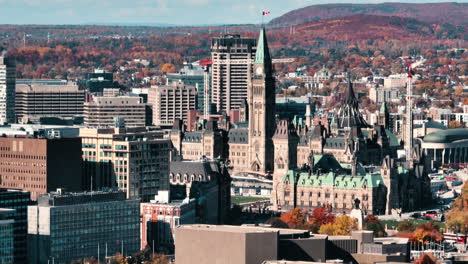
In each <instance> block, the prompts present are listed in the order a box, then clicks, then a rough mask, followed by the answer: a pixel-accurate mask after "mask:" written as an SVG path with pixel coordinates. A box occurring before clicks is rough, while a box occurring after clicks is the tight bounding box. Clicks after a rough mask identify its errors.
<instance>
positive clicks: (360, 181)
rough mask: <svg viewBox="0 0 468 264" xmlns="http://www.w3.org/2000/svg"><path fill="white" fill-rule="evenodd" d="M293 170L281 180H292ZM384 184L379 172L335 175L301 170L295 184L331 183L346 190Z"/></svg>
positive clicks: (303, 185)
mask: <svg viewBox="0 0 468 264" xmlns="http://www.w3.org/2000/svg"><path fill="white" fill-rule="evenodd" d="M294 173H295V172H294V171H292V170H291V171H289V172H288V173H287V174H286V175H285V177H283V182H284V181H285V180H286V179H288V180H289V183H293V182H294ZM381 184H384V183H383V179H382V176H381V175H380V174H370V173H368V174H366V175H365V176H356V177H353V176H351V175H335V174H334V172H330V173H328V174H322V175H320V176H319V175H315V174H312V175H309V173H307V172H302V173H300V174H299V177H298V181H297V186H298V187H313V188H321V187H322V186H324V185H332V186H334V188H337V189H347V190H356V189H360V188H362V187H364V185H366V186H367V187H369V188H376V187H378V186H379V185H381Z"/></svg>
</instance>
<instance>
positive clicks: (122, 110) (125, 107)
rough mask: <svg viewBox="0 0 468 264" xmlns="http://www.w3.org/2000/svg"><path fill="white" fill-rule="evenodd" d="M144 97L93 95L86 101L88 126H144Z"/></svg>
mask: <svg viewBox="0 0 468 264" xmlns="http://www.w3.org/2000/svg"><path fill="white" fill-rule="evenodd" d="M145 106H146V105H145V104H144V103H143V99H142V98H140V97H134V96H115V97H114V96H112V97H110V96H109V97H105V96H100V97H93V99H92V101H90V102H86V103H84V125H85V126H86V127H122V126H125V127H143V126H145V121H146V119H145V118H146V116H145V115H146V109H145Z"/></svg>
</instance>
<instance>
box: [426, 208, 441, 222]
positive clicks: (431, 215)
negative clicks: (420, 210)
mask: <svg viewBox="0 0 468 264" xmlns="http://www.w3.org/2000/svg"><path fill="white" fill-rule="evenodd" d="M424 217H425V218H426V219H427V220H436V221H441V222H443V221H444V220H445V216H444V214H443V213H441V212H440V211H435V210H431V211H426V212H425V213H424Z"/></svg>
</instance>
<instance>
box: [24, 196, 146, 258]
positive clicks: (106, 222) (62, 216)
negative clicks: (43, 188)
mask: <svg viewBox="0 0 468 264" xmlns="http://www.w3.org/2000/svg"><path fill="white" fill-rule="evenodd" d="M139 206H140V200H136V199H133V200H127V199H126V195H125V192H121V191H106V192H101V191H100V192H85V193H66V192H63V191H60V190H57V192H53V193H49V194H48V195H46V196H42V197H39V199H38V205H37V206H29V207H28V238H29V245H28V246H29V252H28V253H29V254H28V257H29V263H47V262H48V261H49V262H50V263H58V264H59V263H70V262H71V261H74V260H81V259H83V258H89V257H99V258H100V259H101V260H104V258H105V257H106V255H107V256H111V255H114V254H115V253H117V252H121V253H123V254H124V255H125V256H126V255H131V254H134V253H136V252H137V251H138V250H139V245H140V224H139V223H140V217H139V215H140V213H139Z"/></svg>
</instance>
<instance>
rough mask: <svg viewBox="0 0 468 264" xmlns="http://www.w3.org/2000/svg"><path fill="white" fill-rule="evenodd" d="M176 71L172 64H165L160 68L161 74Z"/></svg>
mask: <svg viewBox="0 0 468 264" xmlns="http://www.w3.org/2000/svg"><path fill="white" fill-rule="evenodd" d="M176 70H177V69H176V67H175V66H174V64H172V63H165V64H164V65H163V66H162V67H161V73H174V72H176Z"/></svg>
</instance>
